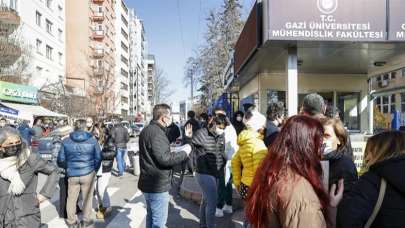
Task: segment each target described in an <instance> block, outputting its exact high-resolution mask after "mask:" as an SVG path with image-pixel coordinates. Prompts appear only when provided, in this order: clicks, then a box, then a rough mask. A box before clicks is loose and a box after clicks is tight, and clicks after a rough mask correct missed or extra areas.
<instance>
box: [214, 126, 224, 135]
mask: <svg viewBox="0 0 405 228" xmlns="http://www.w3.org/2000/svg"><path fill="white" fill-rule="evenodd" d="M215 133H216V134H217V135H223V134H224V133H225V130H224V129H220V128H216V129H215Z"/></svg>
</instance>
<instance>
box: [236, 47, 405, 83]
mask: <svg viewBox="0 0 405 228" xmlns="http://www.w3.org/2000/svg"><path fill="white" fill-rule="evenodd" d="M291 46H297V48H298V60H299V62H300V66H299V68H298V71H299V73H319V74H363V75H364V74H368V73H369V72H371V71H372V70H373V69H375V68H377V67H376V66H375V65H374V63H375V62H386V66H389V65H390V64H393V60H395V58H396V57H397V56H399V55H400V54H404V53H405V43H363V42H327V41H267V42H266V43H265V44H264V45H263V46H262V47H260V48H259V49H258V50H257V52H256V53H255V54H254V55H253V56H252V58H251V59H250V61H248V63H247V64H246V65H245V66H244V67H243V69H242V71H240V73H239V75H240V77H239V79H238V80H239V82H240V83H241V84H242V85H243V84H244V83H246V82H248V81H249V80H251V79H252V78H254V76H256V74H257V73H285V71H286V61H287V57H288V56H287V49H288V47H291Z"/></svg>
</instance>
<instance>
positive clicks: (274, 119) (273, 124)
mask: <svg viewBox="0 0 405 228" xmlns="http://www.w3.org/2000/svg"><path fill="white" fill-rule="evenodd" d="M266 114H267V124H266V135H265V137H264V144H265V145H266V146H267V147H269V146H270V145H271V143H272V142H274V140H275V139H276V137H277V135H278V133H279V132H280V127H281V124H282V123H283V121H284V117H285V115H284V114H285V108H284V103H283V102H281V101H280V102H273V103H270V104H269V107H267V112H266Z"/></svg>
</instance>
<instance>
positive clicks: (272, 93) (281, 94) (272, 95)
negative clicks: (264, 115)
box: [267, 90, 286, 105]
mask: <svg viewBox="0 0 405 228" xmlns="http://www.w3.org/2000/svg"><path fill="white" fill-rule="evenodd" d="M279 101H281V102H283V103H284V104H285V103H286V98H285V91H276V90H267V105H269V104H270V103H274V102H279Z"/></svg>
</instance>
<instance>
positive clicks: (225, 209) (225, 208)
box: [222, 204, 233, 214]
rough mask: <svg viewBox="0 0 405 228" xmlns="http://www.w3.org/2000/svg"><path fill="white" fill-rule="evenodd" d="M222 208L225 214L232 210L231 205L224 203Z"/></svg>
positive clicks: (230, 212)
mask: <svg viewBox="0 0 405 228" xmlns="http://www.w3.org/2000/svg"><path fill="white" fill-rule="evenodd" d="M222 210H223V211H224V212H225V213H227V214H232V213H233V210H232V206H230V205H227V204H225V206H224V207H223V208H222Z"/></svg>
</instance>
